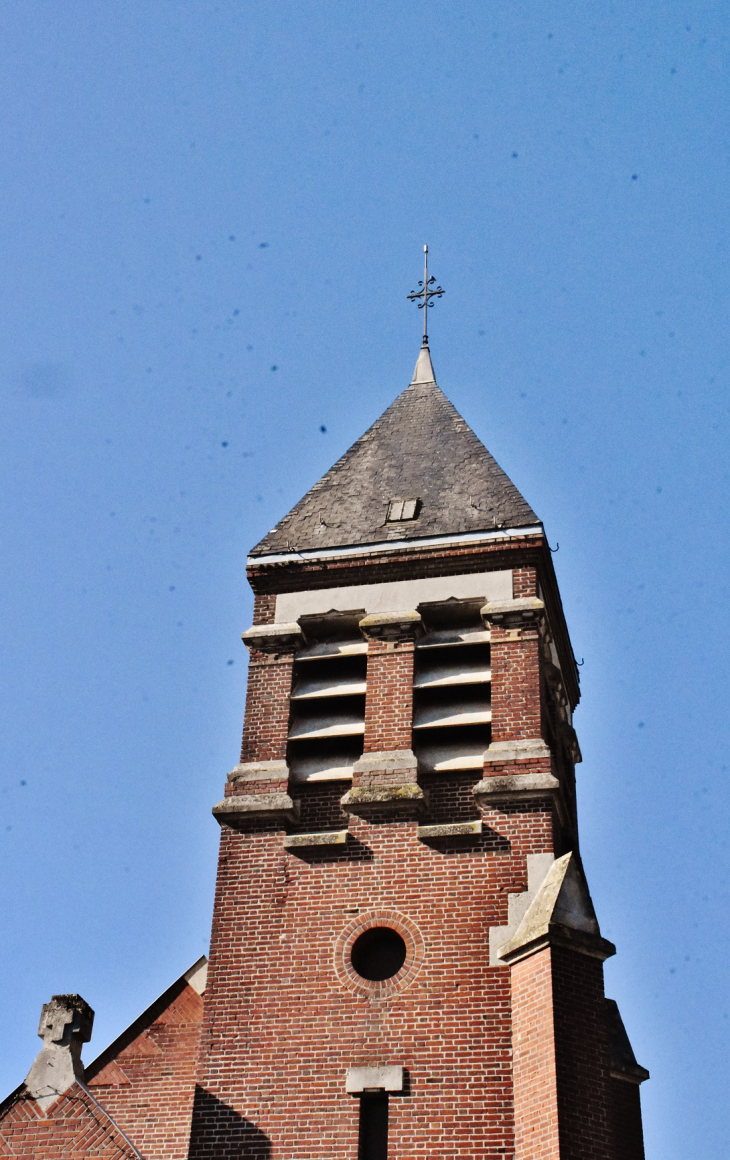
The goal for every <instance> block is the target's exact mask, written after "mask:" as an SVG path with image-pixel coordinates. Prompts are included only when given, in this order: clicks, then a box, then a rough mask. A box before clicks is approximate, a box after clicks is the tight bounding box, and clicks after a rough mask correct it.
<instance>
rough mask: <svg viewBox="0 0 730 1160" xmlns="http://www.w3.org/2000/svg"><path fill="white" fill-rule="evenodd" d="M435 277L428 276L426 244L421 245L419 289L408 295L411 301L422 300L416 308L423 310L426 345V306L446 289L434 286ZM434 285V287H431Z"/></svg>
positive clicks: (431, 303) (426, 344)
mask: <svg viewBox="0 0 730 1160" xmlns="http://www.w3.org/2000/svg"><path fill="white" fill-rule="evenodd" d="M435 282H436V279H435V278H429V276H428V246H424V247H423V281H422V282H419V283H418V285H419V286H420V287H421V289H420V290H414V291H413V292H412V293H411V294H409V295H408V298H409V300H410V301H411V302H418V299H419V298H422V299H423V301H422V302H418V309H419V310H422V311H423V345H424V346H428V307H429V306H433V302H432V301H431V299H432V298H440V297H441V295H442V294H445V293H446V291H445V290H442V289H441V287H440V286H434V283H435ZM432 286H434V289H431V287H432Z"/></svg>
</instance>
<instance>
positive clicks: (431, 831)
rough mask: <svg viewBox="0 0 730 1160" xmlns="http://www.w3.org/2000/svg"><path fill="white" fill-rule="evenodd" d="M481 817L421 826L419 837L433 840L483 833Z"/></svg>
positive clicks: (422, 839)
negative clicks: (465, 820)
mask: <svg viewBox="0 0 730 1160" xmlns="http://www.w3.org/2000/svg"><path fill="white" fill-rule="evenodd" d="M481 832H482V822H481V818H480V819H479V820H477V821H474V822H451V823H446V824H445V825H440V826H419V827H418V837H419V838H420V839H421V841H426V842H428V841H432V840H433V839H434V838H466V837H469V836H471V835H472V834H481Z"/></svg>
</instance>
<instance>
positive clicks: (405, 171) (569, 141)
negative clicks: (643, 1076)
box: [0, 0, 730, 1160]
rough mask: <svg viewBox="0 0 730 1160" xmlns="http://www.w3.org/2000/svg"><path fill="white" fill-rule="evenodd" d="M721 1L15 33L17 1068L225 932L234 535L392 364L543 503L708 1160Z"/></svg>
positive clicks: (693, 1145) (3, 127)
mask: <svg viewBox="0 0 730 1160" xmlns="http://www.w3.org/2000/svg"><path fill="white" fill-rule="evenodd" d="M729 15H730V12H729V10H728V6H727V5H726V4H717V3H714V4H710V3H698V2H693V0H687V2H683V3H680V2H678V0H663V2H662V3H656V2H653V0H647V2H645V3H644V4H637V3H636V2H633V3H629V2H627V0H625V2H621V0H617V2H614V3H608V4H597V5H590V6H586V5H583V4H580V5H579V4H577V3H575V2H571V3H568V2H566V0H551V3H547V2H545V3H542V2H538V0H526V2H525V3H523V4H520V5H515V4H511V3H510V4H508V3H505V2H504V0H496V2H494V3H491V4H489V5H486V4H484V3H476V2H471V0H461V2H458V0H444V2H442V3H440V4H431V5H415V4H414V5H403V4H394V3H384V2H382V0H371V3H369V4H367V5H363V4H355V3H352V2H350V0H337V2H336V3H335V2H333V0H319V3H317V4H314V3H311V2H309V0H299V2H298V3H292V2H291V0H278V2H277V3H275V4H266V5H264V4H257V3H253V2H251V0H236V2H234V0H220V2H218V3H213V4H211V3H202V2H200V0H189V2H188V3H176V2H172V0H159V2H158V3H155V4H140V3H139V2H136V0H126V2H125V3H124V4H121V3H118V2H117V0H105V2H104V3H103V4H102V3H100V2H92V0H65V2H64V3H63V4H59V3H53V2H52V0H25V2H24V3H22V4H20V3H9V4H6V5H5V6H4V8H3V10H2V12H0V53H1V54H2V69H0V110H2V113H1V114H0V122H1V124H0V141H1V143H2V158H3V161H2V166H0V182H1V184H2V191H1V196H2V206H3V211H2V214H1V215H0V242H1V245H2V254H3V266H4V271H5V276H4V278H3V285H2V289H0V295H1V309H0V326H1V327H2V343H1V344H0V395H1V397H2V412H3V422H2V425H1V428H0V443H1V453H0V472H1V473H2V489H1V494H2V517H1V519H2V526H1V528H0V534H1V537H2V545H3V549H4V552H3V554H4V571H5V579H4V583H3V586H2V594H1V596H0V600H1V602H2V613H3V622H4V630H3V638H2V646H1V650H0V655H1V656H2V663H3V669H4V675H5V693H4V696H3V699H2V705H1V706H0V712H1V713H2V721H1V722H0V729H1V732H2V786H1V791H2V792H1V796H0V812H1V815H2V817H1V820H0V860H1V864H2V882H3V888H2V896H3V897H2V908H1V913H0V923H1V924H2V937H1V939H0V946H1V949H0V975H1V977H2V980H3V983H4V987H5V991H4V993H5V994H6V996H7V997H12V1001H11V1002H8V1003H6V1008H7V1009H6V1013H5V1018H4V1025H3V1038H4V1050H3V1059H2V1062H1V1063H0V1080H1V1081H2V1082H1V1083H0V1088H2V1089H3V1090H10V1089H11V1088H12V1087H14V1086H15V1085H16V1084H17V1083H18V1082H19V1081H20V1080H21V1079H22V1078H23V1076H24V1074H25V1072H26V1071H27V1069H28V1067H29V1065H30V1062H31V1060H32V1058H33V1056H34V1054H35V1052H36V1050H37V1048H38V1041H37V1039H36V1038H35V1030H36V1027H37V1020H38V1016H39V1013H40V1006H41V1003H42V1002H43V1001H44V1000H46V999H48V998H49V996H50V994H51V993H52V992H64V991H79V992H81V993H82V994H83V995H84V996H85V998H86V999H87V1000H88V1001H89V1002H90V1003H91V1004H92V1006H93V1007H94V1008H95V1009H96V1012H97V1016H96V1026H95V1032H94V1038H93V1041H92V1044H90V1045H89V1048H88V1049H87V1059H91V1058H93V1056H94V1054H96V1053H97V1052H98V1051H99V1050H100V1049H101V1048H102V1047H103V1046H104V1045H105V1043H107V1042H108V1041H109V1040H110V1039H111V1038H112V1037H113V1036H114V1035H115V1034H117V1033H118V1032H119V1031H120V1030H121V1029H122V1028H123V1027H124V1026H125V1025H126V1024H127V1023H128V1022H129V1021H130V1020H131V1019H132V1018H134V1017H135V1016H136V1015H137V1014H138V1013H139V1011H140V1010H141V1009H142V1008H143V1007H145V1006H146V1005H147V1004H148V1003H149V1002H150V1001H151V999H152V998H154V997H155V996H156V995H157V994H158V993H159V992H160V991H162V990H163V989H164V988H165V987H166V986H167V985H168V984H169V983H170V982H171V980H172V979H174V978H176V977H177V976H178V975H179V974H180V973H181V972H182V971H183V970H184V969H186V967H187V966H188V965H189V964H190V963H191V962H192V961H193V960H194V959H196V958H197V957H198V955H199V954H201V953H202V952H203V951H204V950H205V949H206V947H207V940H208V931H209V926H210V917H211V906H212V890H213V879H214V872H215V860H216V850H217V839H218V831H217V826H216V824H215V822H214V821H213V820H212V818H211V816H210V807H211V805H212V804H213V802H215V801H216V800H218V798H219V797H220V795H221V791H222V786H223V781H224V777H225V774H226V772H227V771H228V770H229V769H230V768H231V767H232V765H233V764H234V763H235V761H236V757H237V751H238V745H239V737H240V724H241V719H242V707H243V697H244V689H245V665H246V658H245V655H244V652H245V650H244V649H243V646H242V645H241V643H240V640H239V635H240V632H241V630H242V629H243V628H246V627H247V626H248V625H249V624H250V618H251V599H250V593H249V591H248V589H247V585H246V582H245V573H244V562H245V555H246V550H247V548H248V547H250V546H251V545H252V544H253V543H255V542H256V541H257V540H258V539H259V538H260V537H261V535H262V534H263V533H265V532H266V531H267V530H268V529H269V528H270V527H271V526H272V525H273V524H274V523H276V522H277V520H278V519H279V518H280V517H281V515H282V514H283V513H284V512H285V511H286V510H287V509H288V508H289V507H290V506H291V505H292V504H293V503H294V502H295V501H296V500H297V499H298V498H299V497H300V495H301V494H303V492H304V491H305V490H306V489H307V488H308V487H309V486H311V484H312V483H313V482H314V481H315V480H316V479H317V478H318V477H319V476H320V475H321V474H322V472H323V471H324V470H326V468H327V467H329V466H330V464H331V463H332V462H334V460H335V459H336V458H337V457H338V456H339V455H340V454H341V453H342V451H343V450H344V449H345V448H346V447H347V446H348V445H349V444H350V443H351V442H352V441H353V440H354V439H355V438H356V437H357V436H359V435H360V434H361V433H362V431H363V430H364V429H365V428H366V427H367V426H368V425H369V424H370V423H371V422H372V420H373V419H374V418H376V416H377V415H378V414H379V413H380V412H381V411H382V410H383V409H384V408H385V407H386V406H387V404H388V403H389V402H390V401H391V400H392V399H393V397H394V396H395V395H396V394H397V393H398V392H399V391H400V390H402V389H403V387H404V386H406V385H407V383H408V381H409V379H410V376H411V373H412V369H413V364H414V361H415V357H416V354H417V350H418V344H419V335H420V331H419V323H420V317H419V316H418V313H417V311H416V310H415V308H414V307H413V306H412V305H411V304H410V303H408V302H407V301H406V294H407V293H408V292H409V291H410V290H411V289H413V287H414V286H415V284H416V282H417V279H418V277H419V276H420V262H421V247H422V245H423V243H424V242H425V241H428V243H429V245H430V249H431V265H432V270H433V273H434V274H435V275H436V276H437V278H438V279H439V281H440V282H441V283H442V285H443V286H444V287H445V288H446V290H447V293H446V295H445V297H444V298H443V299H442V300H441V301H440V302H439V303H438V304H437V306H436V308H435V309H434V311H433V314H432V316H431V326H430V330H431V347H432V352H433V358H434V365H435V367H436V373H437V377H438V379H439V383H440V385H441V386H442V387H443V389H444V390H445V391H446V392H447V394H448V395H449V397H450V398H451V399H452V400H453V402H454V403H455V405H456V406H457V407H458V409H459V410H460V411H461V412H462V413H463V415H464V416H465V418H466V419H467V420H468V421H469V422H470V423H471V425H472V426H473V427H474V429H475V430H476V432H477V433H478V434H479V436H480V437H481V438H482V439H483V440H484V442H485V443H486V444H487V446H488V447H489V448H490V450H491V451H492V453H493V454H494V455H495V456H496V458H497V460H498V461H499V462H500V464H501V465H502V466H503V467H504V468H505V469H506V470H507V471H508V473H509V474H510V476H511V477H512V479H513V480H514V481H515V483H516V484H517V486H518V487H519V488H520V490H521V491H522V492H523V494H524V495H525V496H526V498H527V499H528V501H529V502H530V504H531V505H532V506H533V507H534V508H535V510H536V511H537V512H538V514H539V515H540V516H541V518H542V519H543V520H544V522H545V525H546V528H547V531H548V535H549V537H550V541H551V543H552V544H554V545H557V544H559V545H560V550H559V551H558V552H557V553H556V555H555V564H556V568H557V571H558V578H559V581H560V584H561V589H562V593H563V599H564V603H565V608H566V614H567V617H568V622H569V625H570V628H571V632H572V635H573V642H574V647H575V651H576V654H577V656H578V658H579V659H583V660H584V662H585V663H584V664H583V666H582V669H581V674H582V689H583V702H582V705H581V707H580V708H579V710H578V713H577V715H576V726H577V729H578V734H579V737H580V740H581V745H582V749H583V755H584V763H583V765H582V767H580V768H579V787H580V791H579V792H580V810H581V836H582V852H583V857H584V860H585V864H586V868H587V871H588V875H589V881H590V885H591V889H592V892H593V895H594V900H595V903H596V907H597V910H598V914H599V918H600V921H601V924H602V928H603V932H604V934H605V935H606V936H607V937H609V938H611V939H612V940H613V941H615V942H616V943H617V945H618V948H619V954H618V956H617V957H616V959H614V960H611V961H610V962H609V963H608V964H607V968H606V977H607V992H608V994H609V995H611V996H612V997H614V998H615V999H617V1001H618V1003H619V1005H620V1007H621V1010H622V1012H623V1015H624V1018H625V1021H626V1023H627V1026H628V1029H629V1033H630V1035H631V1038H632V1041H633V1043H634V1047H635V1050H636V1053H637V1056H638V1058H639V1060H640V1062H641V1063H642V1064H644V1065H646V1066H647V1067H648V1068H649V1069H650V1070H651V1072H652V1079H651V1081H650V1082H649V1083H648V1084H646V1085H645V1086H644V1088H643V1099H644V1110H645V1125H646V1138H647V1153H648V1156H649V1158H651V1157H660V1156H661V1157H662V1158H663V1160H680V1157H681V1158H682V1160H685V1158H686V1157H687V1156H691V1155H696V1154H697V1152H698V1149H699V1150H700V1151H701V1152H702V1155H703V1157H704V1160H715V1158H717V1160H720V1157H725V1156H726V1154H727V1140H728V1134H729V1133H728V1124H727V1091H728V1087H729V1084H730V1074H729V1073H730V1064H729V1063H728V1053H727V1038H728V1030H729V1029H730V1020H729V1018H728V1016H729V1014H730V998H729V997H728V991H727V982H728V980H727V947H726V929H727V926H728V850H727V834H728V821H729V820H730V819H729V817H728V814H729V812H730V811H729V809H728V803H727V793H726V784H727V781H728V776H729V772H728V771H729V768H730V756H728V753H729V746H728V711H727V705H728V698H729V696H730V681H729V680H728V664H727V645H726V641H727V632H728V609H729V602H728V566H729V565H730V559H729V552H728V537H727V511H728V499H729V494H728V493H729V490H730V489H729V486H728V468H727V446H728V426H729V416H728V411H729V407H728V343H727V334H728V289H729V286H728V221H729V220H730V217H729V214H728V210H729V209H730V206H729V204H728V202H729V200H730V198H729V197H728V172H727V171H728V84H727V82H728V47H729V42H728V23H729V20H728V17H729Z"/></svg>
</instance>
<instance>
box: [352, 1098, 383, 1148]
mask: <svg viewBox="0 0 730 1160" xmlns="http://www.w3.org/2000/svg"><path fill="white" fill-rule="evenodd" d="M357 1157H358V1160H388V1097H387V1095H385V1094H384V1093H383V1092H378V1093H377V1095H363V1096H362V1098H361V1099H360V1138H359V1145H358V1151H357Z"/></svg>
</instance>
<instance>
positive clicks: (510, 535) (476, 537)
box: [246, 524, 544, 568]
mask: <svg viewBox="0 0 730 1160" xmlns="http://www.w3.org/2000/svg"><path fill="white" fill-rule="evenodd" d="M542 535H544V531H543V527H542V524H534V525H533V526H532V527H529V528H496V529H495V530H494V531H491V532H459V533H457V534H456V535H452V536H430V537H428V538H426V539H423V540H390V541H389V540H385V541H380V542H379V543H375V544H355V545H353V546H351V547H347V548H327V549H326V550H324V551H321V550H320V549H318V548H309V549H307V550H305V551H304V552H283V553H280V554H277V555H273V556H249V557H248V559H247V561H246V566H247V567H249V568H250V567H257V566H260V565H262V564H263V565H265V564H290V563H294V562H296V561H301V560H331V559H334V558H337V557H342V556H371V555H375V554H381V553H383V552H414V551H419V550H420V549H422V548H442V547H446V546H447V545H453V546H457V545H458V544H478V543H482V542H486V541H488V540H514V539H521V538H522V537H524V536H542Z"/></svg>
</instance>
